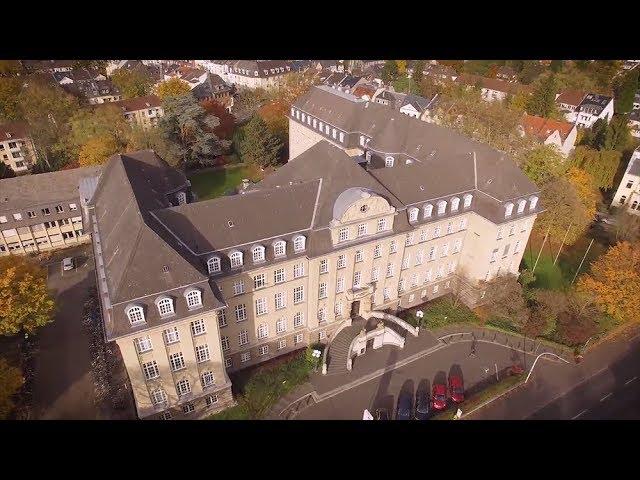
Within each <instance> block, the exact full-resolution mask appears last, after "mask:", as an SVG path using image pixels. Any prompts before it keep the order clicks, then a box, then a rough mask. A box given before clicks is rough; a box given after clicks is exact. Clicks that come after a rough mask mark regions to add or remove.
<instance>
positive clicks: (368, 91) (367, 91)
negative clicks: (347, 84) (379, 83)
mask: <svg viewBox="0 0 640 480" xmlns="http://www.w3.org/2000/svg"><path fill="white" fill-rule="evenodd" d="M375 93H376V89H375V88H373V87H367V86H366V85H359V86H357V87H356V88H355V90H354V91H353V95H354V96H355V97H358V98H361V97H362V96H363V95H369V98H371V97H373V95H374V94H375Z"/></svg>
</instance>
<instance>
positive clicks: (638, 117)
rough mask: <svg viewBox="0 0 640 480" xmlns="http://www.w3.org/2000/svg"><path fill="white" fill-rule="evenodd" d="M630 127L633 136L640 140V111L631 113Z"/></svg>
mask: <svg viewBox="0 0 640 480" xmlns="http://www.w3.org/2000/svg"><path fill="white" fill-rule="evenodd" d="M628 125H629V130H630V131H631V135H633V136H634V137H636V138H640V110H638V109H636V110H631V113H629V123H628Z"/></svg>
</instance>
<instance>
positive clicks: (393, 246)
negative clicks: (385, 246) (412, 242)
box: [389, 240, 398, 253]
mask: <svg viewBox="0 0 640 480" xmlns="http://www.w3.org/2000/svg"><path fill="white" fill-rule="evenodd" d="M397 251H398V246H397V245H396V241H395V240H393V241H392V242H391V243H390V244H389V253H396V252H397Z"/></svg>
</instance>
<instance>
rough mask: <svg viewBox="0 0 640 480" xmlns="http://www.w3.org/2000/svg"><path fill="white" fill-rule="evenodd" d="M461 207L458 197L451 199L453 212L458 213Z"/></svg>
mask: <svg viewBox="0 0 640 480" xmlns="http://www.w3.org/2000/svg"><path fill="white" fill-rule="evenodd" d="M459 207H460V199H459V198H458V197H453V198H452V199H451V211H452V212H457V211H458V208H459Z"/></svg>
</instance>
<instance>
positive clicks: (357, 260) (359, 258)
mask: <svg viewBox="0 0 640 480" xmlns="http://www.w3.org/2000/svg"><path fill="white" fill-rule="evenodd" d="M360 262H364V251H363V250H356V255H355V263H360Z"/></svg>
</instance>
